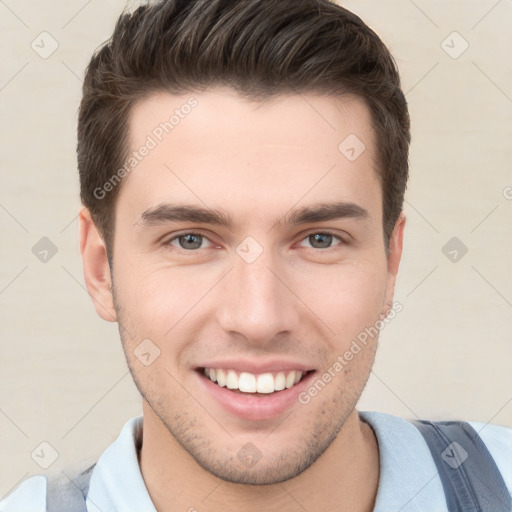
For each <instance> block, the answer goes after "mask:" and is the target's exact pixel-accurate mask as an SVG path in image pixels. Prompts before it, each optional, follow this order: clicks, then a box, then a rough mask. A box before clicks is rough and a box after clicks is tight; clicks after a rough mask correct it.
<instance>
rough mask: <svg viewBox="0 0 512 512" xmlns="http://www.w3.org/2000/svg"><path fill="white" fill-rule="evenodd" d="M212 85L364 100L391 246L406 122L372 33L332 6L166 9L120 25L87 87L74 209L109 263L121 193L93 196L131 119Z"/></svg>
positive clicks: (146, 8) (235, 4)
mask: <svg viewBox="0 0 512 512" xmlns="http://www.w3.org/2000/svg"><path fill="white" fill-rule="evenodd" d="M216 85H228V86H231V87H232V88H234V89H235V90H236V91H237V92H238V93H239V94H240V95H241V96H242V97H244V98H247V99H253V100H263V99H265V98H270V97H272V96H277V95H279V94H286V93H302V92H318V93H321V94H344V93H353V94H355V95H357V96H358V97H360V98H362V99H363V100H364V101H365V103H366V105H367V107H368V108H369V110H370V113H371V116H372V123H373V127H374V129H375V133H376V138H377V155H378V168H379V169H378V171H379V175H380V178H381V184H382V192H383V229H384V235H385V240H386V243H387V242H388V241H389V237H390V236H391V233H392V230H393V227H394V225H395V223H396V220H397V218H398V216H399V215H400V213H401V211H402V206H403V199H404V192H405V188H406V184H407V177H408V169H409V164H408V154H409V144H410V138H411V137H410V126H409V125H410V121H409V113H408V109H407V102H406V100H405V96H404V94H403V92H402V90H401V88H400V77H399V73H398V69H397V67H396V64H395V62H394V59H393V57H392V56H391V54H390V52H389V50H388V49H387V48H386V46H385V45H384V43H383V42H382V41H381V40H380V38H379V37H378V36H377V35H376V34H375V32H374V31H373V30H371V29H370V28H369V27H368V26H367V25H366V24H365V23H364V22H363V21H362V20H361V19H360V18H359V17H358V16H356V15H355V14H353V13H352V12H350V11H348V10H347V9H344V8H343V7H341V6H340V5H338V4H336V3H334V2H332V1H330V0H162V1H159V2H157V3H152V4H148V5H143V6H141V7H139V8H137V9H136V10H135V11H134V12H133V13H131V14H128V13H124V14H122V15H121V16H120V18H119V20H118V21H117V24H116V27H115V30H114V33H113V35H112V37H111V38H110V39H109V40H108V41H107V42H106V44H105V45H104V46H102V47H101V48H100V49H99V50H97V51H96V53H95V54H94V55H93V57H92V59H91V62H90V63H89V66H88V68H87V71H86V76H85V80H84V85H83V98H82V101H81V104H80V110H79V118H78V145H77V155H78V169H79V173H80V190H81V192H80V197H81V199H82V203H83V204H84V206H86V207H87V208H89V210H90V211H91V215H92V217H93V220H94V222H95V223H96V225H97V227H98V229H99V230H100V232H101V234H102V236H103V238H104V240H105V243H106V246H107V251H108V252H109V256H110V258H111V257H112V246H113V236H114V225H115V201H116V197H117V195H118V194H119V191H120V189H121V184H119V186H115V187H112V189H111V190H110V191H109V193H108V194H104V197H100V198H98V193H97V191H98V190H100V189H102V187H103V186H104V184H105V183H107V182H108V181H109V179H111V178H112V176H114V175H115V174H116V171H117V170H118V169H120V168H121V167H123V163H124V161H125V159H126V156H127V154H128V148H127V138H128V137H127V135H128V133H127V128H128V127H127V125H128V117H129V114H130V109H131V108H132V106H133V105H134V103H135V102H136V101H138V100H140V99H141V98H143V97H145V96H147V95H148V94H150V93H152V92H156V91H161V90H165V91H168V92H170V93H175V94H181V93H185V92H188V91H201V90H206V89H208V88H210V87H213V86H216ZM340 142H341V141H340ZM95 191H96V192H95ZM102 195H103V194H102Z"/></svg>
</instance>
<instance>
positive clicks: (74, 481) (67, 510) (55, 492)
mask: <svg viewBox="0 0 512 512" xmlns="http://www.w3.org/2000/svg"><path fill="white" fill-rule="evenodd" d="M93 468H94V465H92V466H91V467H90V468H88V469H86V470H85V471H83V472H81V473H80V474H79V475H77V476H75V477H73V478H69V477H68V476H67V475H65V474H64V473H61V475H60V476H59V477H58V478H57V479H53V480H50V481H49V482H48V491H47V494H46V510H47V512H87V507H86V504H85V500H86V497H87V493H88V492H89V481H90V479H91V475H92V470H93Z"/></svg>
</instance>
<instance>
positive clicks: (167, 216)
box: [139, 202, 369, 230]
mask: <svg viewBox="0 0 512 512" xmlns="http://www.w3.org/2000/svg"><path fill="white" fill-rule="evenodd" d="M367 217H369V214H368V210H366V209H365V208H362V207H361V206H359V205H357V204H355V203H352V202H336V203H319V204H313V205H310V206H304V207H302V208H298V209H296V210H291V211H289V212H287V213H286V214H285V215H284V216H283V217H281V218H280V219H277V220H276V221H275V222H274V227H275V226H281V225H283V224H290V225H301V224H308V223H316V222H324V221H328V220H335V219H346V218H349V219H366V218H367ZM173 221H178V222H194V223H202V224H212V225H218V226H224V227H226V228H228V229H230V230H232V229H233V226H234V224H235V222H234V219H233V217H232V216H230V215H229V214H228V213H226V212H224V211H222V210H215V209H211V208H203V207H200V206H194V205H187V204H182V205H175V204H167V203H166V204H161V205H159V206H157V207H154V208H150V209H148V210H146V211H144V212H143V213H142V215H141V217H140V221H139V223H140V224H142V225H143V226H155V225H160V224H165V223H167V222H173Z"/></svg>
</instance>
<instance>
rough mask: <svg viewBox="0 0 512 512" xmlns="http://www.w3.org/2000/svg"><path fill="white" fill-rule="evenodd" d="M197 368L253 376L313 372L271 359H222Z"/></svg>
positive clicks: (280, 360) (304, 367)
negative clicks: (250, 374)
mask: <svg viewBox="0 0 512 512" xmlns="http://www.w3.org/2000/svg"><path fill="white" fill-rule="evenodd" d="M197 368H215V369H219V368H221V369H223V370H235V371H237V372H240V373H241V372H248V373H252V374H255V375H258V374H261V373H276V372H280V371H283V372H286V371H292V370H299V371H302V372H307V371H311V370H314V368H312V367H311V366H310V365H307V364H303V363H299V362H295V361H289V360H285V359H272V360H267V361H254V360H246V359H223V360H215V361H207V362H205V363H203V364H200V365H198V367H197Z"/></svg>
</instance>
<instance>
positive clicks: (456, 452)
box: [411, 420, 512, 512]
mask: <svg viewBox="0 0 512 512" xmlns="http://www.w3.org/2000/svg"><path fill="white" fill-rule="evenodd" d="M411 423H412V424H413V425H415V426H416V427H417V428H418V430H419V431H420V432H421V434H422V435H423V437H424V438H425V441H426V442H427V444H428V447H429V448H430V451H431V453H432V457H433V458H434V462H435V464H436V467H437V470H438V472H439V477H440V478H441V482H442V484H443V488H444V491H445V496H446V503H447V504H448V510H449V511H450V512H510V511H511V510H512V498H511V497H510V494H509V492H508V489H507V486H506V484H505V482H504V480H503V477H502V475H501V473H500V471H499V469H498V467H497V466H496V463H495V462H494V459H493V458H492V456H491V454H490V453H489V450H488V449H487V447H486V446H485V443H484V442H483V441H482V439H481V438H480V436H479V435H478V434H477V432H476V431H475V429H474V428H473V427H472V426H471V425H470V424H469V423H466V422H463V421H435V422H434V421H425V420H419V421H412V422H411Z"/></svg>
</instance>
